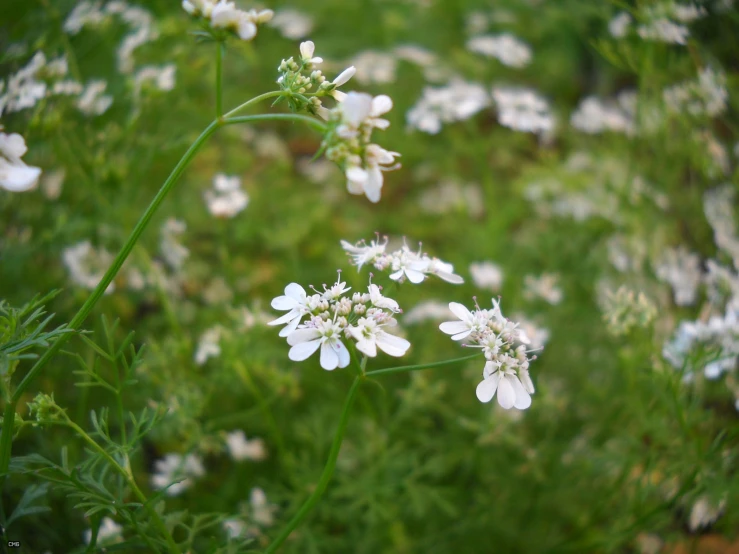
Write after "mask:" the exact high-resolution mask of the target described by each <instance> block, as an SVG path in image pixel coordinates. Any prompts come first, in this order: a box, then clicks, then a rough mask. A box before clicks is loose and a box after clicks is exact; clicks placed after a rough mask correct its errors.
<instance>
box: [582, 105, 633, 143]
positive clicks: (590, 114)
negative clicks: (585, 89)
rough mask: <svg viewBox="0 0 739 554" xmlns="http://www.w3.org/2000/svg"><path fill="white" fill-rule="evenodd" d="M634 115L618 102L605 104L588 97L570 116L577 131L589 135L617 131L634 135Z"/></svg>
mask: <svg viewBox="0 0 739 554" xmlns="http://www.w3.org/2000/svg"><path fill="white" fill-rule="evenodd" d="M634 115H635V114H634V113H633V112H632V111H631V110H629V109H628V107H624V106H623V105H618V104H617V103H616V102H604V101H603V100H601V99H599V98H596V97H595V96H588V97H587V98H585V99H583V100H582V101H581V102H580V104H579V105H578V106H577V109H576V110H575V111H574V112H573V113H572V115H571V116H570V124H571V125H572V126H573V127H574V128H575V129H577V130H579V131H582V132H584V133H589V134H598V133H602V132H604V131H615V132H619V133H625V134H626V135H632V134H634V132H635V122H634Z"/></svg>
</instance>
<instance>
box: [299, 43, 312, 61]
mask: <svg viewBox="0 0 739 554" xmlns="http://www.w3.org/2000/svg"><path fill="white" fill-rule="evenodd" d="M315 51H316V45H315V44H314V43H313V41H312V40H306V41H305V42H301V43H300V56H301V57H302V58H303V59H306V60H310V59H311V58H312V57H313V52H315Z"/></svg>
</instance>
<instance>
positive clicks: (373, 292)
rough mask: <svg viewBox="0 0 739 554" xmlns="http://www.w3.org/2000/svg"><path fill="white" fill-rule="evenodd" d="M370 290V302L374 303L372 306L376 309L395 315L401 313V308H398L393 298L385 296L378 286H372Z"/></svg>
mask: <svg viewBox="0 0 739 554" xmlns="http://www.w3.org/2000/svg"><path fill="white" fill-rule="evenodd" d="M368 290H369V295H370V302H372V305H373V306H374V307H376V308H383V309H386V310H390V311H391V312H393V313H398V312H399V311H400V306H398V303H397V302H396V301H395V300H393V299H392V298H387V297H385V296H383V295H382V293H381V292H380V287H378V286H377V285H370V286H369V288H368Z"/></svg>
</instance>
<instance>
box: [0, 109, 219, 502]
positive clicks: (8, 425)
mask: <svg viewBox="0 0 739 554" xmlns="http://www.w3.org/2000/svg"><path fill="white" fill-rule="evenodd" d="M218 127H219V123H218V122H217V121H213V122H212V123H211V124H210V125H208V127H206V128H205V130H204V131H203V132H202V133H201V134H200V136H199V137H198V138H197V139H195V142H193V143H192V145H191V146H190V148H188V149H187V152H185V155H184V156H182V158H181V159H180V161H179V162H177V165H176V166H175V167H174V169H173V170H172V172H171V173H170V174H169V177H167V180H166V181H164V184H163V185H162V188H160V189H159V192H157V194H156V196H155V197H154V199H153V200H152V201H151V204H149V207H148V208H147V209H146V211H145V212H144V214H143V215H142V216H141V219H139V221H138V223H137V224H136V226H135V227H134V228H133V231H131V235H130V236H129V237H128V240H127V241H126V243H125V244H124V245H123V248H121V251H120V252H118V255H117V256H116V257H115V260H113V264H112V265H111V266H110V267H109V268H108V271H106V272H105V275H104V276H103V278H102V280H101V281H100V283H98V286H97V287H95V290H93V291H92V293H91V294H90V296H89V298H88V299H87V300H86V301H85V303H84V304H83V305H82V307H81V308H80V309H79V311H78V312H77V314H76V315H75V316H74V317H73V318H72V321H70V322H69V325H67V327H68V328H69V329H72V330H76V329H78V328H79V327H80V326H81V325H82V323H83V322H84V321H85V319H87V316H88V315H89V314H90V312H91V311H92V309H93V307H94V306H95V304H97V302H98V300H100V298H101V297H102V296H103V294H105V290H106V289H107V288H108V285H110V283H111V282H112V281H113V279H114V278H115V276H116V274H117V273H118V271H119V270H120V269H121V266H122V265H123V263H124V262H125V261H126V258H128V255H129V254H130V253H131V250H133V247H134V245H135V244H136V242H137V241H138V240H139V237H140V236H141V234H142V233H143V232H144V229H146V226H147V225H148V224H149V221H151V218H152V217H153V216H154V213H155V212H156V211H157V209H158V208H159V206H160V204H161V203H162V202H163V201H164V199H165V198H166V196H167V194H169V191H170V190H171V189H172V187H173V186H174V185H175V183H177V180H178V179H179V178H180V175H182V172H183V171H184V170H185V168H186V167H187V166H188V164H189V163H190V162H191V161H192V159H193V158H194V157H195V154H196V153H197V151H198V150H199V149H200V147H201V146H202V145H203V144H204V143H205V141H206V140H207V139H208V138H209V137H210V136H211V135H212V134H213V133H214V132H215V131H216V129H218ZM72 335H73V333H65V334H63V335H61V336H60V337H59V338H57V339H56V341H54V343H53V344H52V345H51V346H50V347H49V349H48V350H46V352H44V354H43V355H42V356H41V358H39V359H38V361H37V362H36V363H35V364H34V365H33V367H31V369H30V370H29V371H28V373H27V374H26V375H25V377H24V378H23V380H22V381H21V382H20V384H19V385H18V388H17V389H16V390H15V392H14V393H13V396H12V397H11V399H10V401H9V402H7V403H6V404H5V410H4V420H3V427H2V434H0V488H1V487H2V485H3V484H4V483H5V477H6V474H7V471H8V466H9V465H10V450H11V446H12V442H13V421H14V420H15V411H16V405H17V404H18V402H19V401H20V399H21V397H22V396H23V393H24V392H25V391H26V389H27V388H28V387H29V386H30V385H31V383H32V382H33V380H34V379H35V378H36V377H37V376H38V374H39V372H40V371H41V370H42V369H43V367H44V366H45V365H46V364H47V363H48V362H49V360H51V359H52V358H53V357H54V356H55V355H56V353H57V352H59V350H60V349H61V348H62V346H64V344H65V343H66V342H67V341H68V340H69V338H70V337H71V336H72Z"/></svg>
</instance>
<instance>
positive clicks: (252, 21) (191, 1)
mask: <svg viewBox="0 0 739 554" xmlns="http://www.w3.org/2000/svg"><path fill="white" fill-rule="evenodd" d="M182 9H184V10H185V11H186V12H187V13H189V14H190V15H192V16H193V17H198V18H201V19H202V20H204V21H207V22H209V23H210V27H211V28H212V29H225V30H227V31H231V32H233V33H235V34H236V35H237V36H238V37H239V38H240V39H241V40H252V39H253V38H254V37H255V36H257V25H260V24H262V23H267V22H268V21H269V20H270V19H272V16H274V12H273V11H272V10H261V11H257V10H249V11H244V10H240V9H238V8H237V7H236V4H235V3H234V2H227V1H226V0H182Z"/></svg>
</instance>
